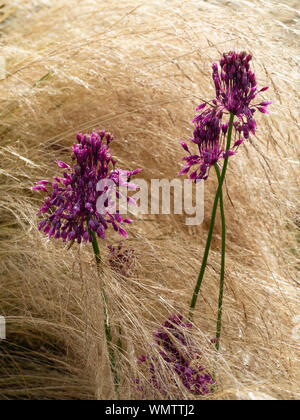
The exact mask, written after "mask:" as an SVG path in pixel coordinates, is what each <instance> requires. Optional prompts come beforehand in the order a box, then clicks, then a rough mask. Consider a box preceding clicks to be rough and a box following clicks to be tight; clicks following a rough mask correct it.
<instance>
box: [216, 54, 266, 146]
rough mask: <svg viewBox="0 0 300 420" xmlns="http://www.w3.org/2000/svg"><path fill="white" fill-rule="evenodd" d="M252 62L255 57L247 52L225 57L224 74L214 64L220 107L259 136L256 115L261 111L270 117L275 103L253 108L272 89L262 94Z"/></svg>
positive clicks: (223, 62)
mask: <svg viewBox="0 0 300 420" xmlns="http://www.w3.org/2000/svg"><path fill="white" fill-rule="evenodd" d="M251 60H252V56H251V55H250V54H247V53H245V52H241V53H237V52H233V51H231V52H229V53H228V54H223V57H222V58H221V60H220V71H219V67H218V64H217V63H213V66H212V68H213V74H212V76H213V80H214V84H215V88H216V102H217V106H218V107H219V108H220V109H221V110H224V109H225V110H227V111H228V112H230V113H233V114H234V115H236V116H237V117H238V118H239V119H240V120H243V124H244V125H245V124H246V125H248V131H250V132H252V133H253V134H255V128H256V124H255V121H254V118H253V114H254V112H255V111H256V109H258V110H259V111H260V112H263V113H267V107H268V106H269V105H270V104H271V103H272V102H271V101H265V102H262V103H261V104H257V105H252V104H251V102H252V101H253V100H254V99H255V97H256V96H257V95H258V93H260V92H264V91H266V90H267V89H268V87H267V86H266V87H264V88H262V89H261V90H258V89H257V81H256V77H255V74H254V72H253V71H251V69H250V61H251ZM246 138H247V137H246Z"/></svg>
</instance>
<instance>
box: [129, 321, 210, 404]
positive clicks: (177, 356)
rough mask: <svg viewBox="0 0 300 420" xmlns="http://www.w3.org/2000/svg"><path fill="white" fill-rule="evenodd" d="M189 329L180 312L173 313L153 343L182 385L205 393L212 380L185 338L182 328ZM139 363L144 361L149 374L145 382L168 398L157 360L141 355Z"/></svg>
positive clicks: (195, 350)
mask: <svg viewBox="0 0 300 420" xmlns="http://www.w3.org/2000/svg"><path fill="white" fill-rule="evenodd" d="M190 328H192V324H190V323H186V322H184V321H183V316H182V315H173V316H171V317H170V318H168V320H167V321H166V322H165V323H164V324H163V326H162V327H161V328H159V329H158V330H157V331H156V332H155V334H154V337H155V343H156V345H157V346H158V347H159V354H160V355H161V357H162V358H163V360H164V361H165V362H166V363H168V364H169V365H170V367H171V368H172V369H173V371H174V372H175V373H176V374H177V375H178V376H179V378H180V380H181V382H182V384H183V385H184V386H185V388H186V389H187V390H188V391H190V392H191V393H192V394H194V395H206V394H209V393H210V392H211V388H212V386H213V385H214V381H213V379H212V377H211V376H210V375H209V374H208V373H206V371H205V368H204V367H203V366H201V365H200V364H199V360H200V359H201V352H200V351H199V350H198V349H197V348H195V347H194V346H193V345H191V344H190V343H188V341H187V339H186V336H185V334H184V332H183V331H184V330H185V329H190ZM138 362H139V363H140V364H141V363H145V364H147V366H148V369H149V373H150V377H149V379H148V382H149V383H150V384H151V385H152V386H153V387H154V388H155V389H157V390H158V391H159V392H160V393H161V394H162V395H163V396H165V397H167V390H166V386H165V384H164V381H163V379H162V378H161V375H160V374H159V371H158V367H157V362H158V360H157V359H156V360H155V359H153V358H151V357H150V356H146V355H142V356H140V358H139V360H138ZM137 383H138V389H139V391H141V392H143V387H142V385H141V382H140V381H139V380H137ZM179 398H180V396H179Z"/></svg>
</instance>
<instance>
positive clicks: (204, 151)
mask: <svg viewBox="0 0 300 420" xmlns="http://www.w3.org/2000/svg"><path fill="white" fill-rule="evenodd" d="M221 121H222V113H220V112H218V111H216V110H215V109H209V110H206V111H204V112H203V113H201V114H200V115H197V116H196V117H195V119H194V121H193V122H196V123H197V125H196V127H195V130H194V136H193V137H192V138H190V140H191V141H192V142H193V143H194V144H196V145H197V146H198V151H199V155H192V154H191V153H190V151H189V149H188V146H187V145H186V144H185V143H184V142H181V145H182V147H183V148H184V150H186V151H187V152H189V153H190V155H189V156H186V157H184V158H183V161H184V162H185V166H184V168H183V169H182V170H181V171H180V173H179V175H182V174H186V173H188V172H189V170H190V168H191V167H192V166H194V165H197V169H196V170H195V171H194V172H192V173H191V175H190V179H191V180H193V181H195V182H197V181H198V180H200V179H206V178H207V177H208V172H209V168H210V167H211V166H212V165H214V164H215V163H216V162H218V160H219V159H220V158H221V157H222V155H223V152H224V142H223V141H222V138H221V137H220V133H221Z"/></svg>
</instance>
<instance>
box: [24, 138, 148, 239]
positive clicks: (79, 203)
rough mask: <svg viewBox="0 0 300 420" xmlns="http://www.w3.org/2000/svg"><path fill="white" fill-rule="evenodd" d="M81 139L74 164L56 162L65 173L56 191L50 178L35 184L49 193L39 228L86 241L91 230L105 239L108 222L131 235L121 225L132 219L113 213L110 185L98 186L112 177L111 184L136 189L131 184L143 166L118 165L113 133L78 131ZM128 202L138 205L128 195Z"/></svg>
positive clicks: (124, 233)
mask: <svg viewBox="0 0 300 420" xmlns="http://www.w3.org/2000/svg"><path fill="white" fill-rule="evenodd" d="M77 140H78V143H75V144H74V146H73V149H72V150H73V156H72V159H73V164H72V167H71V166H69V165H68V164H66V163H65V162H62V161H60V160H59V161H57V162H56V163H57V165H58V167H59V168H61V169H63V170H65V172H64V174H63V176H62V177H55V178H54V180H53V182H52V190H51V189H50V186H49V185H50V183H49V182H48V181H46V180H42V181H39V182H37V184H36V186H34V187H32V189H33V190H37V191H43V192H46V193H47V194H48V195H47V197H46V198H45V200H44V204H43V206H42V207H41V208H40V211H39V213H38V214H39V215H43V216H44V217H45V219H44V220H43V222H41V223H40V225H39V230H41V231H43V233H45V234H47V235H48V236H49V238H51V237H52V236H54V237H55V239H58V238H62V239H63V241H64V242H66V241H73V240H77V242H78V243H81V242H82V240H83V241H85V242H92V235H91V232H95V233H96V234H97V235H98V236H99V237H100V238H102V239H105V231H106V230H107V228H108V224H112V226H113V228H114V230H115V231H117V232H119V233H120V235H121V236H123V237H125V238H127V233H126V231H125V229H123V227H121V226H120V225H122V224H123V223H129V221H128V220H129V219H125V220H123V218H122V217H121V216H120V215H119V214H118V212H116V213H114V214H111V213H110V212H109V205H110V204H111V198H110V194H109V187H107V188H106V189H105V191H99V192H98V190H97V185H98V183H99V182H100V181H102V182H104V183H106V182H108V180H109V181H110V184H113V185H116V186H123V187H124V186H126V187H127V188H128V189H132V190H133V189H135V187H136V186H135V185H134V184H131V183H130V178H131V177H132V176H134V175H135V174H137V173H139V172H140V169H136V170H134V171H123V170H121V169H118V168H116V167H115V165H116V160H115V158H113V157H112V155H111V154H110V151H109V144H110V143H111V142H112V140H113V135H112V134H110V133H106V132H105V131H99V132H93V133H92V134H90V135H88V134H86V135H83V134H78V135H77ZM102 194H106V195H105V196H104V197H106V196H108V198H107V200H106V201H105V203H104V204H105V209H106V208H107V211H105V213H104V214H100V213H99V212H98V211H97V200H98V198H99V197H100V196H101V195H102ZM119 197H120V194H119ZM128 201H130V202H131V203H133V204H134V200H133V199H130V198H128Z"/></svg>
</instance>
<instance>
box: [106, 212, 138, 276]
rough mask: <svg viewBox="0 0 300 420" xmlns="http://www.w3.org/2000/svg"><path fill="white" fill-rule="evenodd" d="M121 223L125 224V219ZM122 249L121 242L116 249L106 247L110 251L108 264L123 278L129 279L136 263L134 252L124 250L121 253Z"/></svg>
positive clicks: (110, 246)
mask: <svg viewBox="0 0 300 420" xmlns="http://www.w3.org/2000/svg"><path fill="white" fill-rule="evenodd" d="M127 220H129V219H127ZM123 221H124V223H126V219H124V220H123ZM130 222H131V221H130ZM127 223H128V222H127ZM122 248H123V242H120V243H119V245H118V247H116V248H115V247H114V246H112V245H109V246H108V249H109V251H110V255H109V257H110V258H109V263H110V266H111V268H112V269H113V270H115V271H116V272H118V273H120V274H121V275H122V276H124V277H130V276H131V275H132V272H133V270H134V267H135V262H136V260H135V255H134V250H133V249H125V250H124V251H123V250H122Z"/></svg>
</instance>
